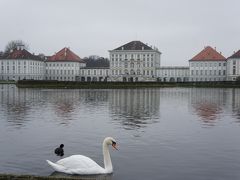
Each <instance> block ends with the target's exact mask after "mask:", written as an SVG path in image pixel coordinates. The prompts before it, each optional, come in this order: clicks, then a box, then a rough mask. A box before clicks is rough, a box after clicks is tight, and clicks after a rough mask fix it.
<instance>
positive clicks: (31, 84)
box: [17, 80, 240, 89]
mask: <svg viewBox="0 0 240 180" xmlns="http://www.w3.org/2000/svg"><path fill="white" fill-rule="evenodd" d="M17 86H18V87H19V88H50V89H121V88H154V87H210V88H232V87H234V88H240V83H237V82H178V83H176V82H71V81H33V80H23V81H18V82H17Z"/></svg>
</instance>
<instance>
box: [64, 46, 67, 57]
mask: <svg viewBox="0 0 240 180" xmlns="http://www.w3.org/2000/svg"><path fill="white" fill-rule="evenodd" d="M64 56H65V57H66V56H67V48H66V47H65V52H64Z"/></svg>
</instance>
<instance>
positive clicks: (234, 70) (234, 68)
mask: <svg viewBox="0 0 240 180" xmlns="http://www.w3.org/2000/svg"><path fill="white" fill-rule="evenodd" d="M233 75H236V67H235V66H234V67H233Z"/></svg>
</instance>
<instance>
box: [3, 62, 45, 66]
mask: <svg viewBox="0 0 240 180" xmlns="http://www.w3.org/2000/svg"><path fill="white" fill-rule="evenodd" d="M11 64H13V65H21V64H23V65H33V66H43V65H44V64H43V63H41V62H32V61H30V62H28V63H27V62H26V61H17V62H15V61H5V62H4V61H2V62H1V65H11Z"/></svg>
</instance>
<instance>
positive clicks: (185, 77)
mask: <svg viewBox="0 0 240 180" xmlns="http://www.w3.org/2000/svg"><path fill="white" fill-rule="evenodd" d="M157 77H158V79H157V81H162V82H188V81H189V67H187V66H163V67H160V68H159V69H158V70H157Z"/></svg>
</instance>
